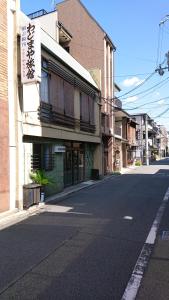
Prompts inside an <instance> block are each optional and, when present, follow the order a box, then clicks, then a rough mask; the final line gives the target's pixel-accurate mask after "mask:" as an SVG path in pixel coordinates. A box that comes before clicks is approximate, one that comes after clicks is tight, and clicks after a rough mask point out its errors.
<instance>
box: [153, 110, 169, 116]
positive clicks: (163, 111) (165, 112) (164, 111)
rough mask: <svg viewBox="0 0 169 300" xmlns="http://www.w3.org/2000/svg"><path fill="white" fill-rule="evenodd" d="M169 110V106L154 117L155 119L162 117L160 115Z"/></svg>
mask: <svg viewBox="0 0 169 300" xmlns="http://www.w3.org/2000/svg"><path fill="white" fill-rule="evenodd" d="M167 111H169V108H167V109H165V110H164V111H163V112H162V113H161V114H159V115H158V116H156V117H154V119H156V118H160V117H161V116H163V115H164V114H165V113H166V112H167Z"/></svg>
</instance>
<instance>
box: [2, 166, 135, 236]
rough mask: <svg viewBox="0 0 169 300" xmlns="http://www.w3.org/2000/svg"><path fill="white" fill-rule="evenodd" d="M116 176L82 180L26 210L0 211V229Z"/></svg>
mask: <svg viewBox="0 0 169 300" xmlns="http://www.w3.org/2000/svg"><path fill="white" fill-rule="evenodd" d="M129 171H130V170H129ZM122 175H123V174H122ZM117 176H118V175H114V174H111V175H108V176H105V177H104V178H103V179H101V180H97V181H94V180H90V181H87V182H83V183H82V184H81V186H78V187H76V186H74V188H71V189H70V190H68V191H63V192H61V193H58V194H56V195H54V196H51V197H48V198H47V199H46V201H45V203H39V204H38V205H34V206H31V207H30V208H29V209H27V210H18V209H14V210H12V211H7V212H3V213H0V230H3V229H5V228H8V227H10V226H12V225H15V224H17V223H19V222H21V221H23V220H26V219H27V218H29V217H30V216H33V215H36V214H40V213H42V212H45V211H47V205H48V203H50V204H52V202H55V204H56V203H57V202H61V201H62V200H63V199H64V198H65V197H67V196H68V195H71V194H73V193H76V192H78V191H80V190H82V189H86V188H90V187H92V186H95V185H97V184H101V183H103V182H104V181H106V180H109V179H111V178H112V177H117Z"/></svg>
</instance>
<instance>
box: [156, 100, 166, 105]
mask: <svg viewBox="0 0 169 300" xmlns="http://www.w3.org/2000/svg"><path fill="white" fill-rule="evenodd" d="M157 103H158V104H160V105H161V104H164V103H165V101H164V100H159V101H158V102H157Z"/></svg>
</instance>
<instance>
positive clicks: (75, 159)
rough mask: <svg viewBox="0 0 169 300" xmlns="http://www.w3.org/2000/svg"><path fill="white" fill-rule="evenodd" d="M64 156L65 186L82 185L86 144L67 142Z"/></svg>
mask: <svg viewBox="0 0 169 300" xmlns="http://www.w3.org/2000/svg"><path fill="white" fill-rule="evenodd" d="M65 146H66V152H65V155H64V186H65V187H66V186H70V185H73V184H77V183H80V182H82V181H83V180H84V171H85V168H84V144H82V143H73V142H69V143H68V142H66V143H65Z"/></svg>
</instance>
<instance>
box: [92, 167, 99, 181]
mask: <svg viewBox="0 0 169 300" xmlns="http://www.w3.org/2000/svg"><path fill="white" fill-rule="evenodd" d="M91 179H93V180H99V179H100V176H99V169H91Z"/></svg>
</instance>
